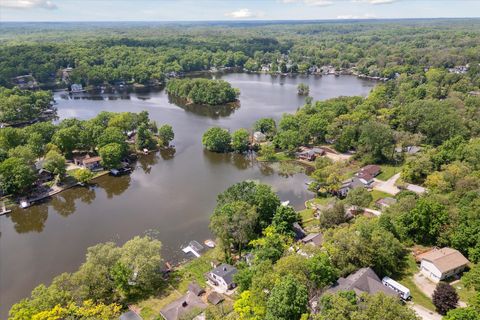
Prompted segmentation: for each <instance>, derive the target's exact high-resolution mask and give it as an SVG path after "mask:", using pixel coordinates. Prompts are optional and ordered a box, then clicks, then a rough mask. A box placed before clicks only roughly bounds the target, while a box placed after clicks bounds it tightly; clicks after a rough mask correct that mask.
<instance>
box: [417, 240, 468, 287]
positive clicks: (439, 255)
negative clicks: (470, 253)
mask: <svg viewBox="0 0 480 320" xmlns="http://www.w3.org/2000/svg"><path fill="white" fill-rule="evenodd" d="M417 258H418V259H419V260H420V269H421V272H422V273H423V274H424V275H425V276H426V277H428V278H429V279H430V280H432V281H433V282H440V281H442V280H444V279H447V278H450V277H453V276H455V275H457V274H459V273H461V272H462V271H463V270H465V268H466V267H467V266H468V264H469V263H470V262H469V261H468V260H467V258H465V257H464V256H463V254H461V253H460V252H459V251H458V250H455V249H452V248H441V249H437V248H435V249H433V250H430V251H428V252H426V253H423V254H421V255H419V256H418V257H417Z"/></svg>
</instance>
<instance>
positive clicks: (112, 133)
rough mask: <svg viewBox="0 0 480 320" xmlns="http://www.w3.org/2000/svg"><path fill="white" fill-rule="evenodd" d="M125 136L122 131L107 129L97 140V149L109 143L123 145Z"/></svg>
mask: <svg viewBox="0 0 480 320" xmlns="http://www.w3.org/2000/svg"><path fill="white" fill-rule="evenodd" d="M125 138H126V137H125V135H124V134H123V132H122V130H121V129H120V128H117V127H108V128H106V129H105V130H104V131H103V133H102V134H101V135H100V136H99V137H98V139H97V147H99V148H101V147H103V146H105V145H107V144H110V143H118V144H120V145H124V144H125Z"/></svg>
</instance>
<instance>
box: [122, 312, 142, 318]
mask: <svg viewBox="0 0 480 320" xmlns="http://www.w3.org/2000/svg"><path fill="white" fill-rule="evenodd" d="M119 319H120V320H142V317H140V316H139V315H138V314H136V313H135V312H133V311H127V312H125V313H122V314H121V315H120V318H119Z"/></svg>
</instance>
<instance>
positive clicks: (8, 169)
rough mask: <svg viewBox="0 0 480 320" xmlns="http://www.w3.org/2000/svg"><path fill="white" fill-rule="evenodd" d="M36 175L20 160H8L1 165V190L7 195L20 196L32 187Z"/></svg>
mask: <svg viewBox="0 0 480 320" xmlns="http://www.w3.org/2000/svg"><path fill="white" fill-rule="evenodd" d="M34 181H35V173H34V172H33V170H32V167H31V166H30V165H28V164H26V163H25V162H24V161H23V160H22V159H19V158H8V159H7V160H5V161H3V162H2V163H0V188H1V189H2V190H3V192H4V193H6V194H20V193H22V192H23V191H25V190H27V189H28V188H30V187H31V186H32V183H33V182H34Z"/></svg>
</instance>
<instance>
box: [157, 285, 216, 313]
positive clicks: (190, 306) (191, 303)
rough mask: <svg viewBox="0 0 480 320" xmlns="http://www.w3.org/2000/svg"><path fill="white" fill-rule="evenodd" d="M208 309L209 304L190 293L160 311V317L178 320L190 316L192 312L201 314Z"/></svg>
mask: <svg viewBox="0 0 480 320" xmlns="http://www.w3.org/2000/svg"><path fill="white" fill-rule="evenodd" d="M206 308H207V304H206V303H205V302H203V301H202V299H201V298H200V297H198V296H197V295H196V294H195V293H193V292H190V291H188V292H187V293H186V294H185V295H184V296H182V297H180V298H178V299H177V300H175V301H173V302H172V303H170V304H168V305H167V306H165V307H164V308H163V309H162V310H160V315H161V316H162V317H163V319H165V320H178V319H183V317H185V316H187V315H190V314H191V313H192V312H197V311H198V312H200V311H201V310H204V309H206Z"/></svg>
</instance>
